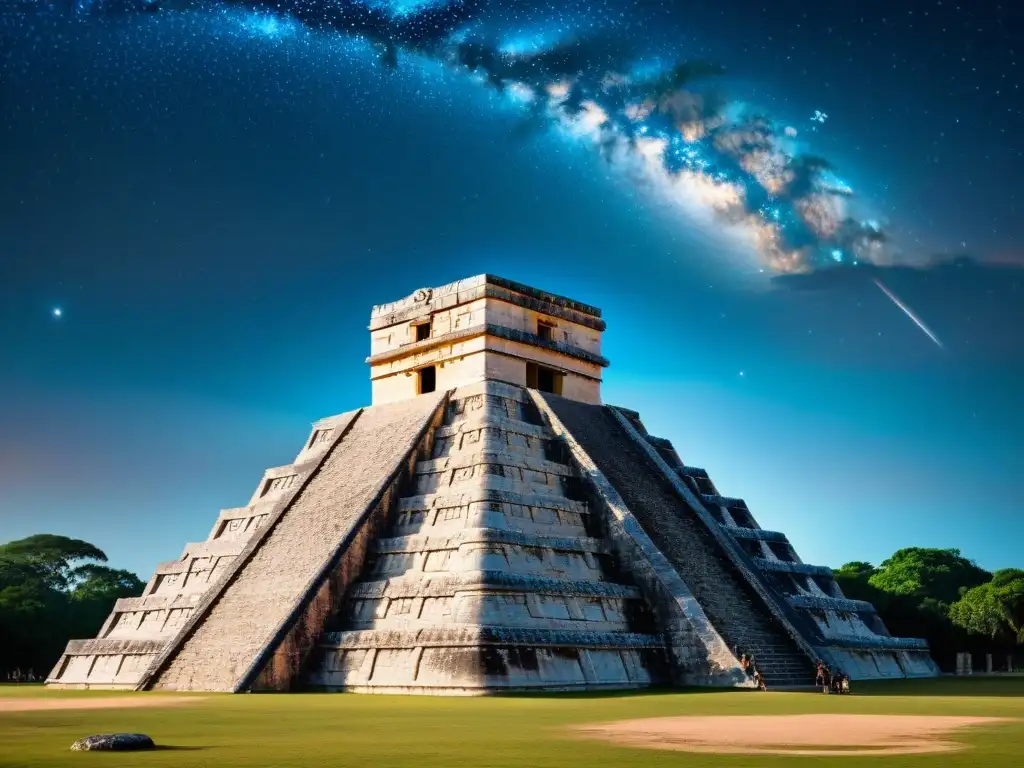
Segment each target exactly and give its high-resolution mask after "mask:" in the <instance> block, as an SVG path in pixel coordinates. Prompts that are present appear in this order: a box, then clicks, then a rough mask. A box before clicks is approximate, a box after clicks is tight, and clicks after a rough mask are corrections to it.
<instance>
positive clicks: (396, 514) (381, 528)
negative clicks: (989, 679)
mask: <svg viewBox="0 0 1024 768" xmlns="http://www.w3.org/2000/svg"><path fill="white" fill-rule="evenodd" d="M604 330H605V323H604V321H603V320H602V319H601V312H600V310H599V309H597V308H596V307H592V306H588V305H586V304H582V303H580V302H578V301H574V300H571V299H568V298H564V297H562V296H555V295H552V294H549V293H545V292H543V291H539V290H536V289H534V288H530V287H528V286H525V285H521V284H519V283H514V282H511V281H509V280H505V279H502V278H499V277H494V276H491V275H480V276H477V277H472V278H469V279H466V280H462V281H459V282H456V283H451V284H449V285H444V286H441V287H438V288H433V289H430V288H426V289H421V290H419V291H416V293H414V294H413V295H411V296H408V297H406V298H404V299H401V300H399V301H396V302H393V303H390V304H383V305H380V306H377V307H374V308H373V311H372V313H371V318H370V337H371V338H370V356H369V357H368V358H367V363H368V364H369V367H370V379H371V384H372V393H373V394H372V404H371V405H369V406H367V407H364V408H358V409H356V410H352V411H348V412H346V413H342V414H339V415H337V416H331V417H329V418H326V419H323V420H322V421H319V422H317V423H315V424H314V425H313V427H312V430H311V432H310V434H309V436H308V437H307V439H306V441H305V442H304V443H303V445H302V448H301V450H300V451H299V453H298V455H297V456H296V457H295V460H294V461H293V462H292V463H291V464H289V465H287V466H283V467H274V468H271V469H268V470H267V471H266V472H265V473H264V475H263V477H262V479H260V481H259V483H258V485H257V487H256V490H255V492H254V493H253V495H252V498H251V499H250V500H249V502H248V504H246V505H245V506H243V507H239V508H236V509H226V510H223V511H222V512H221V513H220V515H219V517H217V519H216V521H215V522H214V523H213V527H212V529H211V530H210V534H209V536H208V537H207V539H206V540H205V541H203V542H199V543H194V544H187V545H186V546H185V549H184V552H183V553H182V555H181V557H180V558H179V559H177V560H175V561H172V562H167V563H162V564H160V565H158V566H157V568H156V571H155V573H154V574H153V576H152V577H151V578H150V580H149V582H148V584H147V585H146V588H145V592H144V594H143V595H142V596H141V597H135V598H128V599H123V600H119V601H118V602H117V604H116V605H115V607H114V610H113V612H112V613H111V614H110V616H109V618H108V619H107V621H106V622H105V623H104V625H103V627H102V628H101V630H100V632H99V635H98V636H97V637H95V638H93V639H88V640H74V641H72V642H70V643H69V644H68V647H67V649H66V650H65V651H64V654H63V655H62V656H61V658H60V660H59V662H58V663H57V665H56V666H55V667H54V669H53V671H52V672H51V673H50V677H49V680H48V684H49V685H51V686H56V687H68V688H121V689H139V690H150V689H154V690H189V691H235V692H241V691H286V690H310V689H314V690H328V691H357V692H368V693H423V694H484V693H492V692H499V691H509V690H551V691H559V690H594V689H626V688H638V687H644V686H649V685H656V684H658V685H702V686H735V687H750V686H751V685H752V683H751V682H750V681H749V680H748V678H747V677H746V675H745V674H744V672H743V671H742V670H741V668H740V663H739V657H740V655H741V654H743V653H749V654H753V655H754V657H755V658H756V659H757V663H758V667H759V668H760V669H761V671H762V673H763V674H764V677H765V679H766V682H767V684H768V685H769V686H770V687H771V686H775V687H780V686H783V687H784V686H792V685H808V684H810V683H812V682H813V679H814V672H813V665H814V663H815V661H817V660H818V659H821V660H823V661H825V662H826V663H827V664H829V665H830V666H832V667H833V668H841V669H843V670H845V671H847V672H848V673H849V674H850V676H851V677H853V678H854V679H867V678H898V677H925V676H933V675H936V674H938V670H937V668H936V666H935V664H934V663H933V661H932V660H931V658H930V656H929V654H928V649H927V645H926V644H925V642H924V641H922V640H917V639H906V638H897V637H892V636H891V635H889V633H888V631H887V630H886V628H885V626H884V625H883V623H882V621H881V620H880V619H879V617H878V614H877V613H876V612H875V609H874V608H873V607H872V606H871V605H870V604H869V603H866V602H862V601H857V600H849V599H847V598H846V597H844V596H843V593H842V592H841V591H840V589H839V587H838V585H837V584H836V582H835V580H834V579H833V577H832V572H831V571H830V570H829V569H828V568H825V567H822V566H814V565H808V564H806V563H804V562H803V561H801V560H800V558H799V557H798V556H797V553H796V552H795V550H794V548H793V546H792V545H791V544H790V542H789V540H788V539H787V538H786V535H785V534H783V533H780V532H777V531H772V530H766V529H764V528H761V526H760V525H759V524H758V522H757V521H756V520H755V519H754V516H753V515H752V513H751V511H750V509H748V507H747V505H746V504H745V503H744V502H743V501H742V500H741V499H739V498H732V497H728V496H725V495H723V494H721V493H720V492H719V490H718V489H717V488H716V487H715V485H714V483H713V482H712V480H711V478H710V476H709V475H708V473H707V472H706V471H705V470H703V469H698V468H696V467H695V466H691V465H690V464H689V463H687V462H684V461H683V460H682V459H681V458H680V455H679V454H678V453H677V452H676V449H675V448H674V447H673V445H672V443H670V442H669V441H668V440H666V439H663V438H659V437H654V436H652V435H650V434H649V433H648V432H647V430H646V428H645V427H644V424H643V422H642V421H641V419H640V415H639V414H638V413H637V412H635V411H632V410H629V409H627V408H620V407H614V406H608V405H604V404H602V399H601V383H602V379H603V377H604V375H605V369H606V368H607V367H608V361H607V360H605V358H604V357H602V355H601V336H602V334H603V332H604ZM681 437H683V438H685V435H683V436H681Z"/></svg>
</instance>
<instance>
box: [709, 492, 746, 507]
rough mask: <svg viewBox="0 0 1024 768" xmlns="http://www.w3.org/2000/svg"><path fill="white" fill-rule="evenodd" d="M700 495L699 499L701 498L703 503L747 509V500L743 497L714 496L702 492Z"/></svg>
mask: <svg viewBox="0 0 1024 768" xmlns="http://www.w3.org/2000/svg"><path fill="white" fill-rule="evenodd" d="M700 496H701V500H703V502H704V503H705V504H711V505H713V506H722V507H727V508H732V507H739V508H740V509H747V502H745V501H744V500H743V499H736V498H733V497H732V496H716V495H714V494H711V493H702V494H701V495H700Z"/></svg>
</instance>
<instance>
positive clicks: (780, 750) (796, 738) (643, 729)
mask: <svg viewBox="0 0 1024 768" xmlns="http://www.w3.org/2000/svg"><path fill="white" fill-rule="evenodd" d="M1004 722H1007V718H999V717H946V716H923V715H828V714H821V715H817V714H811V715H739V716H728V717H726V716H718V717H653V718H647V719H643V720H620V721H618V722H613V723H605V724H601V725H585V726H577V727H576V728H574V729H573V730H574V731H576V732H577V733H579V734H581V735H583V736H586V737H589V738H596V739H602V740H604V741H610V742H614V743H616V744H620V745H622V746H629V747H646V748H650V749H669V750H681V751H685V752H713V753H719V754H748V755H749V754H756V755H815V756H825V755H850V756H852V755H909V754H921V753H928V752H950V751H953V750H956V749H961V748H963V745H962V744H959V743H957V742H955V741H950V740H949V739H948V736H949V734H950V733H951V732H953V731H955V730H957V729H961V728H965V727H968V726H972V725H973V726H977V725H993V724H998V723H1004Z"/></svg>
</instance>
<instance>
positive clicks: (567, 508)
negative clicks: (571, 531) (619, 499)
mask: <svg viewBox="0 0 1024 768" xmlns="http://www.w3.org/2000/svg"><path fill="white" fill-rule="evenodd" d="M478 503H493V504H519V505H521V506H524V507H539V508H541V509H557V510H561V511H563V512H576V513H578V514H586V513H587V512H588V511H589V508H588V506H587V503H586V502H584V501H574V500H572V499H567V498H565V497H564V496H556V495H553V494H551V495H549V494H543V493H535V492H531V491H509V490H505V489H502V488H487V487H476V488H473V489H472V490H469V491H466V492H465V493H431V494H423V495H422V496H406V497H404V498H402V499H401V500H400V501H399V502H398V508H399V509H400V510H401V511H403V512H413V511H420V510H431V509H449V508H451V507H465V506H467V505H469V504H478Z"/></svg>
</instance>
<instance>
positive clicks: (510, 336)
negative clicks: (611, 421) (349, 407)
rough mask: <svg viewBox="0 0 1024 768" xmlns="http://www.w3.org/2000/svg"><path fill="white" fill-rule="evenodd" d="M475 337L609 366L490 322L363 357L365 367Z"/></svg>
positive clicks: (570, 347) (578, 349)
mask: <svg viewBox="0 0 1024 768" xmlns="http://www.w3.org/2000/svg"><path fill="white" fill-rule="evenodd" d="M476 336H495V337H497V338H499V339H505V340H506V341H515V342H518V343H520V344H527V345H529V346H532V347H537V348H539V349H547V350H550V351H552V352H558V353H559V354H562V355H567V356H568V357H572V358H575V359H576V360H582V361H584V362H586V363H591V364H593V365H599V366H601V367H602V368H607V367H608V365H609V363H608V360H607V359H606V358H604V357H602V356H601V355H595V354H594V353H593V352H588V351H587V350H585V349H582V348H581V347H576V346H573V345H572V344H564V343H562V342H560V341H550V340H548V339H542V338H541V337H540V336H538V335H537V334H535V333H527V332H526V331H520V330H518V329H517V328H507V327H506V326H504V325H496V324H494V323H480V324H479V325H473V326H470V327H469V328H462V329H460V330H458V331H451V332H449V333H443V334H441V335H440V336H434V337H432V338H429V339H424V340H423V341H417V342H413V343H412V344H405V345H403V346H401V347H398V348H397V349H390V350H388V351H387V352H378V353H377V354H376V355H370V356H369V357H368V358H366V362H367V364H368V365H378V364H380V363H387V362H390V361H392V360H399V359H401V358H403V357H408V356H410V355H414V354H417V353H419V352H426V351H428V350H431V349H434V348H436V347H442V346H444V345H446V344H452V343H454V342H456V341H464V340H465V339H471V338H474V337H476Z"/></svg>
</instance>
